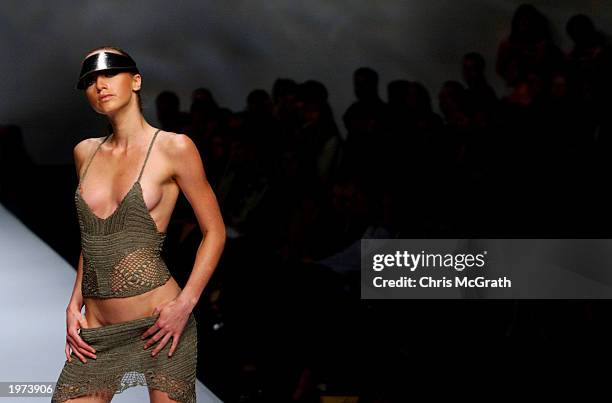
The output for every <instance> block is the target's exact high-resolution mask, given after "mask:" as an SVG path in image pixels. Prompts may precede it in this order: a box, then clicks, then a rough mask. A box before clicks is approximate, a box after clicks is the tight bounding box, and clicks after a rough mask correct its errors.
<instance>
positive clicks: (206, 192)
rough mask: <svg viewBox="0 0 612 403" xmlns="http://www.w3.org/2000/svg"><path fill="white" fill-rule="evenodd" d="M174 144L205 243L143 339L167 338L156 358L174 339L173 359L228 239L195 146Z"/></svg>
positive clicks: (175, 163)
mask: <svg viewBox="0 0 612 403" xmlns="http://www.w3.org/2000/svg"><path fill="white" fill-rule="evenodd" d="M170 141H171V145H170V146H169V147H168V148H167V152H168V155H169V159H170V162H171V164H172V167H173V168H172V169H173V178H174V180H175V181H176V182H177V183H178V185H179V187H180V188H181V190H182V192H183V193H184V194H185V197H186V198H187V200H188V201H189V203H190V204H191V207H192V208H193V211H194V213H195V216H196V218H197V220H198V224H199V225H200V229H201V231H202V234H203V239H202V241H201V242H200V245H199V247H198V250H197V253H196V257H195V262H194V265H193V269H192V271H191V274H190V275H189V279H188V280H187V283H186V284H185V287H184V288H183V290H182V291H181V293H180V294H179V295H178V297H177V298H176V299H174V300H173V301H170V302H168V303H165V304H162V305H160V306H159V307H157V308H155V312H154V314H156V313H159V318H158V320H157V321H156V323H155V324H154V325H153V326H151V328H149V329H148V330H147V331H146V332H145V333H143V335H142V338H143V339H144V338H146V337H148V336H149V335H150V334H152V333H157V334H155V336H153V337H152V338H151V340H149V341H148V342H147V343H146V344H145V348H147V347H149V346H150V345H151V344H153V343H155V342H157V340H159V339H160V338H162V337H163V339H162V341H161V343H159V345H158V346H156V348H155V349H154V350H153V351H152V355H155V354H157V353H158V352H159V351H160V350H161V349H162V348H164V346H165V345H166V343H167V342H168V340H169V339H170V337H172V338H173V341H172V346H171V347H170V351H169V354H168V355H169V356H170V355H172V353H173V352H174V350H175V348H176V345H177V344H178V340H179V338H180V334H181V333H182V332H183V329H184V327H185V325H186V323H187V319H188V318H189V315H190V314H191V312H192V310H193V309H194V307H195V305H196V304H197V303H198V300H199V299H200V296H201V294H202V291H203V290H204V287H206V284H207V283H208V281H209V280H210V277H211V276H212V274H213V272H214V271H215V268H216V267H217V264H218V262H219V259H220V258H221V253H222V252H223V248H224V246H225V236H226V235H225V224H224V223H223V218H222V217H221V211H220V208H219V204H218V203H217V198H216V197H215V194H214V192H213V190H212V188H211V186H210V183H209V182H208V180H207V179H206V174H205V172H204V165H203V162H202V158H201V156H200V153H199V151H198V149H197V147H196V145H195V143H194V142H193V141H192V140H191V138H189V137H188V136H187V135H184V134H177V135H175V136H172V139H171V140H170ZM160 330H165V331H160Z"/></svg>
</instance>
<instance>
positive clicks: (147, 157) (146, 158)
mask: <svg viewBox="0 0 612 403" xmlns="http://www.w3.org/2000/svg"><path fill="white" fill-rule="evenodd" d="M160 130H161V129H157V131H156V132H155V134H154V135H153V138H152V139H151V142H150V143H149V149H148V150H147V155H146V156H145V160H144V162H143V163H142V168H140V174H139V175H138V180H137V181H136V182H140V178H141V177H142V172H143V171H144V168H145V165H147V160H148V159H149V154H150V153H151V148H152V147H153V142H154V141H155V137H157V133H159V131H160Z"/></svg>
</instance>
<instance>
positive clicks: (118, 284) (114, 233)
mask: <svg viewBox="0 0 612 403" xmlns="http://www.w3.org/2000/svg"><path fill="white" fill-rule="evenodd" d="M158 133H159V130H157V131H156V132H155V134H154V135H153V138H152V140H151V143H150V144H149V149H148V150H147V154H146V156H145V159H144V162H143V164H142V168H141V169H140V174H139V175H138V179H137V180H136V182H134V184H133V185H132V187H131V188H130V190H129V191H128V192H127V194H126V195H125V197H124V198H123V200H121V202H120V203H119V205H118V206H117V208H116V209H115V211H113V213H112V214H111V215H110V216H108V217H106V218H100V217H98V216H97V215H95V214H94V213H93V211H92V210H91V208H90V207H89V205H88V204H87V202H85V200H84V199H83V197H82V195H81V183H82V182H83V180H84V179H85V175H86V174H87V170H88V169H89V165H90V164H91V161H92V160H93V158H94V156H95V154H96V152H97V151H98V150H99V149H100V146H101V145H102V144H103V143H104V142H105V141H106V140H107V139H108V138H109V137H110V135H108V136H106V137H105V138H104V140H103V141H101V142H100V144H98V147H97V148H96V150H95V151H94V152H93V153H92V156H91V158H90V159H89V162H88V163H87V166H86V167H85V171H84V172H83V176H82V177H81V178H80V180H79V184H78V186H77V189H76V191H75V197H74V200H75V203H76V210H77V215H78V219H79V226H80V230H81V248H82V250H83V281H82V283H81V291H82V294H83V297H98V298H113V297H130V296H134V295H138V294H143V293H145V292H147V291H150V290H152V289H154V288H157V287H159V286H161V285H163V284H164V283H165V282H166V281H168V279H169V278H170V277H171V275H170V272H169V271H168V268H167V266H166V264H165V263H164V261H163V259H162V257H161V255H160V253H161V251H162V247H163V244H164V239H165V238H166V233H165V232H161V231H158V230H157V225H156V224H155V221H154V220H153V218H152V217H151V214H150V213H149V210H148V208H147V206H146V204H145V201H144V197H143V194H142V187H141V184H140V179H141V177H142V173H143V171H144V168H145V165H146V163H147V159H148V158H149V154H150V152H151V147H152V146H153V142H154V141H155V138H156V137H157V134H158Z"/></svg>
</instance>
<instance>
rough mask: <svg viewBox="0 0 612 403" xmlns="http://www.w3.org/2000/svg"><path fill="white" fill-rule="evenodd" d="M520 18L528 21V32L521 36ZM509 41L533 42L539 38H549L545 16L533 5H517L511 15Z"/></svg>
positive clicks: (548, 28) (549, 33) (548, 27)
mask: <svg viewBox="0 0 612 403" xmlns="http://www.w3.org/2000/svg"><path fill="white" fill-rule="evenodd" d="M522 19H526V20H528V21H529V32H527V33H526V36H522V35H521V33H520V32H519V29H518V27H519V22H520V21H521V20H522ZM511 25H512V29H511V31H510V40H511V41H513V42H514V41H517V40H518V41H527V42H530V43H535V42H537V41H540V40H551V32H550V26H549V24H548V20H547V18H546V17H545V16H544V14H542V13H541V12H540V10H538V9H537V8H536V7H535V6H534V5H532V4H529V3H523V4H521V5H520V6H518V7H517V9H516V11H515V12H514V15H513V16H512V24H511Z"/></svg>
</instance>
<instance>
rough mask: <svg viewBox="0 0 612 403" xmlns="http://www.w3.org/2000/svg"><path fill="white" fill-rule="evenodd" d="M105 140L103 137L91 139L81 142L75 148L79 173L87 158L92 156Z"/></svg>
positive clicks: (75, 158)
mask: <svg viewBox="0 0 612 403" xmlns="http://www.w3.org/2000/svg"><path fill="white" fill-rule="evenodd" d="M103 140H104V136H102V137H90V138H86V139H83V140H81V141H79V142H78V143H77V144H76V145H75V146H74V148H73V150H72V152H73V156H74V163H75V165H76V168H77V172H79V171H80V168H81V166H82V165H83V162H84V161H85V159H86V158H87V156H89V155H91V153H93V151H94V150H95V148H96V147H97V146H98V144H100V143H101V142H102V141H103Z"/></svg>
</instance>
